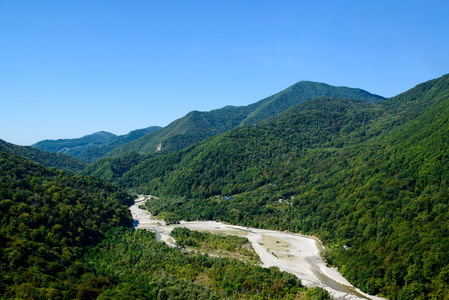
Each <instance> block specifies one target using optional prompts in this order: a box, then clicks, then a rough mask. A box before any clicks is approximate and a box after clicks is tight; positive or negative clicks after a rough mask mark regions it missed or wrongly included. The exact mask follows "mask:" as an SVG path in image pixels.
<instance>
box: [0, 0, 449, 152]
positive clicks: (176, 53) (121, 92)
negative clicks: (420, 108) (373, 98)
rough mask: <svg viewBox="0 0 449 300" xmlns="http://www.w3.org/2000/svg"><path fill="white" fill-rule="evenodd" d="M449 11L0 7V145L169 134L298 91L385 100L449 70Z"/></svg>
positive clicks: (400, 6) (381, 4)
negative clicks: (175, 126)
mask: <svg viewBox="0 0 449 300" xmlns="http://www.w3.org/2000/svg"><path fill="white" fill-rule="evenodd" d="M448 12H449V1H446V0H444V1H431V0H426V1H424V0H420V1H418V0H409V1H391V0H389V1H383V0H380V1H379V0H378V1H360V0H354V1H335V0H334V1H298V0H297V1H283V0H280V1H263V0H262V1H260V0H259V1H252V0H247V1H234V0H226V1H210V0H209V1H176V0H172V1H169V0H165V1H162V0H161V1H149V0H146V1H143V0H142V1H133V0H129V1H124V0H123V1H114V0H107V1H106V0H104V1H103V0H95V1H84V0H64V1H45V0H35V1H14V0H0V104H1V107H2V114H1V115H2V116H1V118H0V139H3V140H6V141H8V142H11V143H14V144H18V145H31V144H33V143H35V142H37V141H40V140H43V139H58V138H75V137H81V136H83V135H86V134H90V133H93V132H96V131H101V130H104V131H109V132H112V133H115V134H125V133H127V132H129V131H131V130H134V129H139V128H145V127H148V126H153V125H158V126H166V125H168V124H169V123H170V122H172V121H174V120H175V119H177V118H180V117H182V116H184V115H185V114H187V113H188V112H189V111H192V110H200V111H208V110H212V109H217V108H221V107H223V106H226V105H247V104H250V103H254V102H256V101H258V100H260V99H263V98H265V97H267V96H270V95H272V94H274V93H277V92H279V91H281V90H283V89H285V88H287V87H288V86H290V85H292V84H294V83H296V82H298V81H301V80H311V81H318V82H325V83H328V84H332V85H337V86H349V87H355V88H362V89H365V90H367V91H369V92H371V93H375V94H379V95H382V96H385V97H391V96H394V95H397V94H399V93H401V92H404V91H406V90H408V89H410V88H412V87H414V86H415V85H416V84H419V83H421V82H424V81H427V80H430V79H434V78H437V77H440V76H442V75H444V74H446V73H449V18H447V13H448Z"/></svg>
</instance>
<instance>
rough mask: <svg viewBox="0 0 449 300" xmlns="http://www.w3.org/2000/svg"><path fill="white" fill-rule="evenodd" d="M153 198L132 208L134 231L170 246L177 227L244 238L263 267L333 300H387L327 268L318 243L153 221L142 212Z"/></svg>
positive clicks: (216, 225) (262, 232) (214, 226)
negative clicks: (291, 276) (145, 231)
mask: <svg viewBox="0 0 449 300" xmlns="http://www.w3.org/2000/svg"><path fill="white" fill-rule="evenodd" d="M150 198H151V196H142V197H140V198H139V199H137V200H136V202H135V204H134V205H132V206H131V207H130V210H131V213H132V216H133V219H134V220H135V228H137V229H151V230H153V231H154V232H155V233H156V239H157V240H158V241H162V242H165V243H166V244H167V245H169V246H174V245H175V241H174V240H173V239H172V238H171V237H170V232H171V231H172V230H173V229H174V228H176V227H186V228H189V229H191V230H198V231H206V232H213V233H222V234H233V235H239V236H244V237H246V238H248V240H249V241H250V242H251V244H252V246H253V248H254V250H255V251H256V253H257V254H258V255H259V257H260V259H261V261H262V266H263V267H271V266H276V267H278V268H279V269H280V270H282V271H286V272H289V273H291V274H294V275H295V276H297V277H298V278H299V279H301V281H302V283H303V284H304V285H306V286H309V287H312V286H318V287H322V288H324V289H326V290H327V291H329V293H330V294H331V295H332V297H333V298H334V299H347V300H349V299H350V300H356V299H373V300H384V298H380V297H376V296H371V295H368V294H365V293H363V292H361V291H360V290H359V289H357V288H355V287H354V286H352V285H351V284H350V283H349V282H348V281H347V280H346V279H345V278H344V277H343V276H342V275H341V274H340V273H338V271H337V270H335V269H333V268H329V267H327V266H326V264H325V263H324V262H323V260H322V258H321V256H320V251H321V249H322V245H321V242H320V241H319V240H317V239H314V238H311V237H307V236H302V235H299V234H295V233H288V232H281V231H276V230H264V229H257V228H248V227H242V226H235V225H230V224H224V223H221V222H215V221H192V222H181V224H176V225H166V224H165V222H164V221H163V220H159V219H157V218H154V217H152V216H151V214H150V213H149V212H148V211H145V210H142V209H140V208H139V206H140V205H142V204H144V203H145V201H147V200H148V199H150ZM150 201H151V200H150Z"/></svg>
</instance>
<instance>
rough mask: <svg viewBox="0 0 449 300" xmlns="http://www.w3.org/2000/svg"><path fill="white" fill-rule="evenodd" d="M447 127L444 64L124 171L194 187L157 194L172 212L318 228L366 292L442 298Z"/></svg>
mask: <svg viewBox="0 0 449 300" xmlns="http://www.w3.org/2000/svg"><path fill="white" fill-rule="evenodd" d="M448 134H449V75H446V76H443V77H441V78H438V79H435V80H431V81H429V82H426V83H423V84H420V85H418V86H416V87H415V88H413V89H411V90H409V91H407V92H405V93H403V94H400V95H398V96H396V97H393V98H391V99H388V100H385V101H382V102H380V103H378V104H365V103H361V102H357V101H349V100H339V99H329V98H325V99H318V100H314V101H308V102H305V103H302V104H300V105H298V106H295V107H293V108H291V109H289V110H288V111H286V112H284V113H283V114H281V115H279V116H277V117H275V118H273V119H270V120H267V121H264V122H260V123H258V124H257V125H256V126H248V127H241V128H237V129H234V130H232V131H230V132H228V133H225V134H222V135H220V136H217V137H214V138H211V139H208V140H207V141H205V142H202V143H200V144H196V145H194V146H192V147H190V148H188V149H185V150H183V151H180V152H176V153H173V154H171V155H169V156H159V157H155V158H151V159H148V160H146V161H144V162H143V163H141V164H139V165H138V166H137V167H135V168H134V169H132V170H131V171H130V172H128V173H127V174H125V175H124V176H123V177H122V178H121V179H120V181H119V182H120V183H121V184H122V186H123V187H126V188H129V189H133V188H134V189H136V190H137V191H140V192H147V193H155V194H158V193H160V194H169V193H170V194H176V195H181V196H187V198H186V199H184V200H183V201H177V203H176V205H174V203H170V202H165V203H162V202H161V203H158V202H157V201H153V202H151V205H152V207H153V208H157V210H158V211H163V212H164V215H165V216H167V217H169V218H170V220H172V221H176V220H181V219H182V220H189V219H198V218H200V219H215V220H222V221H228V222H231V223H238V224H243V225H246V226H255V227H262V228H264V227H265V228H267V227H270V228H276V229H280V230H291V231H302V232H305V233H313V234H315V235H318V236H320V237H321V238H322V239H323V240H324V241H325V243H326V245H328V246H329V247H330V249H329V250H328V251H327V254H326V256H327V258H328V260H329V262H330V263H332V264H334V265H337V266H338V267H339V270H340V271H341V272H342V273H343V274H344V275H345V277H346V278H348V279H349V280H350V281H351V282H352V283H353V284H355V285H356V286H358V287H360V288H361V289H362V290H364V291H366V292H369V293H373V294H379V293H380V294H382V295H384V296H386V297H388V298H391V299H416V298H422V299H443V298H444V297H445V295H447V292H448V291H449V285H448V282H449V280H448V279H449V277H448V274H449V215H448V214H447V209H448V208H449V197H448V190H449V167H448V166H449V154H448V149H449V139H448V138H447V137H448V136H449V135H448ZM213 195H221V196H231V200H227V201H226V200H223V198H220V197H210V196H213ZM279 199H282V201H279ZM343 246H346V247H343Z"/></svg>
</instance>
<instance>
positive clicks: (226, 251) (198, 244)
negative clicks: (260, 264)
mask: <svg viewBox="0 0 449 300" xmlns="http://www.w3.org/2000/svg"><path fill="white" fill-rule="evenodd" d="M148 202H150V201H148ZM170 236H171V237H173V238H174V239H175V240H176V245H177V246H179V247H183V248H185V247H188V248H189V249H194V250H196V251H199V252H200V253H209V254H213V255H219V256H230V257H235V258H239V259H244V260H246V261H253V262H256V261H259V256H258V255H257V253H256V252H255V251H254V249H253V247H252V246H251V243H250V242H249V241H248V239H247V238H246V237H242V236H236V235H224V234H212V233H207V232H199V231H192V230H190V229H188V228H185V227H177V228H175V229H173V230H172V232H171V233H170Z"/></svg>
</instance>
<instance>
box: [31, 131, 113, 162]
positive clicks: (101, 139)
mask: <svg viewBox="0 0 449 300" xmlns="http://www.w3.org/2000/svg"><path fill="white" fill-rule="evenodd" d="M117 138H118V136H116V135H115V134H113V133H110V132H105V131H100V132H96V133H93V134H89V135H86V136H83V137H80V138H75V139H59V140H44V141H40V142H37V143H35V144H33V145H31V146H32V147H34V148H37V149H40V150H44V151H48V152H53V153H64V154H68V155H70V156H73V157H76V156H78V155H79V154H80V153H81V152H83V151H84V150H85V149H86V148H88V147H95V146H100V145H107V144H109V143H111V142H113V141H115V140H116V139H117Z"/></svg>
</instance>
